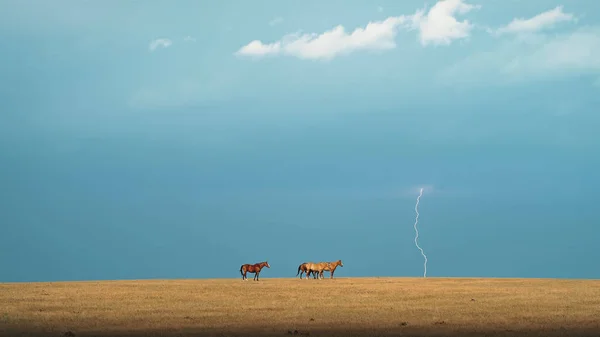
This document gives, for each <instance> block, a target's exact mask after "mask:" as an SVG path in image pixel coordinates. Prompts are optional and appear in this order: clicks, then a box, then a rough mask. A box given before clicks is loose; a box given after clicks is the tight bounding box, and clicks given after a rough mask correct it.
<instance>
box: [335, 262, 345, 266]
mask: <svg viewBox="0 0 600 337" xmlns="http://www.w3.org/2000/svg"><path fill="white" fill-rule="evenodd" d="M335 263H336V264H337V265H338V266H340V267H343V266H344V264H343V263H342V260H337V261H335Z"/></svg>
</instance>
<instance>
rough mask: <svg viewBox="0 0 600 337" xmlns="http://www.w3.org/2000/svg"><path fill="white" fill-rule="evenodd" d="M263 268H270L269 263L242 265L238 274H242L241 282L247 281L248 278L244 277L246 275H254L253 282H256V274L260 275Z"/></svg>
mask: <svg viewBox="0 0 600 337" xmlns="http://www.w3.org/2000/svg"><path fill="white" fill-rule="evenodd" d="M263 267H267V268H271V266H270V265H269V262H267V261H265V262H260V263H255V264H248V263H246V264H243V265H242V266H241V267H240V273H241V274H242V280H244V281H248V277H246V273H254V281H258V274H260V270H261V269H263Z"/></svg>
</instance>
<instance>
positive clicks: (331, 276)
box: [329, 269, 335, 278]
mask: <svg viewBox="0 0 600 337" xmlns="http://www.w3.org/2000/svg"><path fill="white" fill-rule="evenodd" d="M334 272H335V269H334V270H332V271H331V275H329V278H333V273H334Z"/></svg>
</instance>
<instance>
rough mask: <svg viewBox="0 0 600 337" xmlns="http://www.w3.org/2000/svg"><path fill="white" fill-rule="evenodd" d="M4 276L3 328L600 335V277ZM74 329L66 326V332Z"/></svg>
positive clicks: (83, 332) (26, 331)
mask: <svg viewBox="0 0 600 337" xmlns="http://www.w3.org/2000/svg"><path fill="white" fill-rule="evenodd" d="M264 274H265V273H263V275H262V276H263V277H264V278H262V279H261V281H259V282H255V281H252V275H250V279H249V280H248V281H246V282H243V281H241V279H222V280H168V281H106V282H64V283H63V282H59V283H18V284H17V283H12V284H6V283H4V284H0V333H2V334H3V335H6V336H19V335H34V334H40V333H44V335H48V336H65V332H68V331H71V332H72V333H73V334H74V335H75V336H92V335H96V336H97V335H130V336H134V335H135V336H138V335H139V336H141V335H144V336H146V335H169V336H187V335H190V336H191V335H193V336H199V335H215V336H218V335H220V336H224V335H248V336H258V335H273V336H285V335H288V334H289V333H291V334H292V335H293V334H294V333H295V332H297V334H298V335H299V336H300V335H307V334H310V336H352V335H369V336H376V335H391V334H397V335H419V336H425V335H427V336H431V335H436V334H437V335H440V336H442V335H443V336H448V335H461V336H464V335H484V334H487V335H492V334H493V335H498V336H505V335H506V336H508V335H536V336H559V335H560V336H582V335H589V336H600V327H599V322H600V282H598V281H586V280H543V279H527V280H524V279H438V278H427V279H422V278H336V279H333V280H331V279H324V280H313V279H311V280H299V279H271V278H268V277H267V276H266V275H264ZM68 335H70V334H67V335H66V336H68Z"/></svg>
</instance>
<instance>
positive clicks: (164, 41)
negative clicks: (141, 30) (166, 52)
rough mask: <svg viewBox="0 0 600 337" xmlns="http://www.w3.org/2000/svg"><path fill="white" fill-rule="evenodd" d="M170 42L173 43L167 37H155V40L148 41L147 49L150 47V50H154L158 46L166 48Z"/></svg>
mask: <svg viewBox="0 0 600 337" xmlns="http://www.w3.org/2000/svg"><path fill="white" fill-rule="evenodd" d="M171 44H173V42H172V41H171V40H169V39H165V38H161V39H156V40H153V41H152V42H150V45H149V46H148V49H150V51H154V50H156V48H159V47H162V48H168V47H170V46H171Z"/></svg>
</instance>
